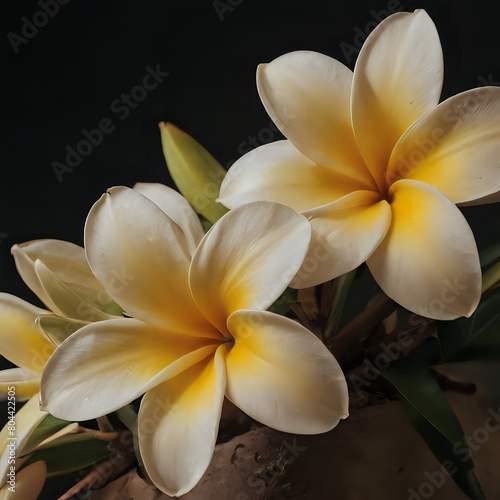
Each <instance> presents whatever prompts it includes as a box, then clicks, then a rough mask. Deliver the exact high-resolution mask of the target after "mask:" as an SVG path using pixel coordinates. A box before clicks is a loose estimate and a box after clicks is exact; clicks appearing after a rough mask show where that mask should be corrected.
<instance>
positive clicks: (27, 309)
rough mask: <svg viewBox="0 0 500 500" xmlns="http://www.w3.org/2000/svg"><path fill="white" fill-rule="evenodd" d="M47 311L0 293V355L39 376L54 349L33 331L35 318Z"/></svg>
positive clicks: (35, 329)
mask: <svg viewBox="0 0 500 500" xmlns="http://www.w3.org/2000/svg"><path fill="white" fill-rule="evenodd" d="M46 313H48V311H45V310H44V309H40V308H39V307H35V306H32V305H31V304H29V303H28V302H25V301H24V300H22V299H19V298H18V297H15V296H14V295H9V294H8V293H0V341H1V342H0V354H1V355H2V356H4V357H6V358H7V359H8V360H9V361H11V362H12V363H14V364H15V365H17V366H20V367H21V368H25V369H26V370H29V371H32V372H35V373H41V372H42V370H43V367H44V366H45V363H46V362H47V359H49V357H50V355H51V354H52V353H53V352H54V347H53V346H52V345H51V344H50V342H49V341H48V340H47V339H45V338H44V336H43V335H42V334H41V333H40V332H39V331H38V330H37V328H36V326H35V320H36V318H37V316H39V315H41V314H46Z"/></svg>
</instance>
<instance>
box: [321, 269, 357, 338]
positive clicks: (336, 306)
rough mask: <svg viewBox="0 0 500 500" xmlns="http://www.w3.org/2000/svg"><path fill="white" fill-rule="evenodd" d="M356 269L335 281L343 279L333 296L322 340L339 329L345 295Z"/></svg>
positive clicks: (331, 335)
mask: <svg viewBox="0 0 500 500" xmlns="http://www.w3.org/2000/svg"><path fill="white" fill-rule="evenodd" d="M357 271H358V268H356V269H353V270H352V271H350V272H348V273H347V274H346V275H345V276H343V277H341V278H337V279H343V283H342V285H341V287H340V291H339V292H338V293H336V294H335V298H334V300H333V304H332V308H331V311H330V315H329V317H328V320H327V323H326V328H325V333H324V338H325V340H328V339H329V338H331V337H333V335H335V334H336V333H337V331H338V329H339V325H340V320H341V318H342V313H343V312H344V305H345V301H346V299H347V294H348V293H349V290H350V288H351V285H352V282H353V281H354V277H355V276H356V272H357Z"/></svg>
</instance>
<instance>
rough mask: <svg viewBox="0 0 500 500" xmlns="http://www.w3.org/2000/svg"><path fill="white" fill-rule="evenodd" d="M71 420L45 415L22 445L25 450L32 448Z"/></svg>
mask: <svg viewBox="0 0 500 500" xmlns="http://www.w3.org/2000/svg"><path fill="white" fill-rule="evenodd" d="M70 423H71V422H67V421H66V420H60V419H58V418H56V417H53V416H52V415H47V416H46V417H45V418H44V419H43V420H42V421H41V422H40V425H39V426H38V427H37V428H36V429H35V430H34V431H33V433H32V434H31V436H30V438H29V440H28V442H27V443H26V446H24V449H25V450H32V449H33V448H35V447H36V446H38V445H39V444H40V443H41V442H42V441H45V440H46V439H47V438H49V437H50V436H52V435H53V434H55V433H56V432H59V431H60V430H61V429H64V427H66V426H67V425H69V424H70Z"/></svg>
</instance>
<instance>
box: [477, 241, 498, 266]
mask: <svg viewBox="0 0 500 500" xmlns="http://www.w3.org/2000/svg"><path fill="white" fill-rule="evenodd" d="M479 260H480V261H481V267H482V268H483V269H487V268H488V267H490V266H492V265H493V264H495V263H496V262H498V261H499V260H500V243H498V244H496V245H492V246H491V247H488V248H486V249H485V250H483V251H482V252H481V253H480V254H479Z"/></svg>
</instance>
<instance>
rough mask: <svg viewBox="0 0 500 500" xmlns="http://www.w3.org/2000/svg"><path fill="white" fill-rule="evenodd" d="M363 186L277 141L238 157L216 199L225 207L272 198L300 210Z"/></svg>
mask: <svg viewBox="0 0 500 500" xmlns="http://www.w3.org/2000/svg"><path fill="white" fill-rule="evenodd" d="M366 188H367V187H366V185H365V184H363V183H362V182H359V181H357V180H355V179H352V178H350V177H346V176H344V175H341V174H339V173H337V172H335V171H333V170H332V169H330V168H327V167H322V166H321V165H318V164H316V163H314V162H313V161H311V160H309V159H308V158H306V157H305V156H304V155H303V154H302V153H300V152H299V151H298V150H297V149H296V148H295V147H294V146H293V144H292V143H291V142H290V141H278V142H272V143H270V144H265V145H264V146H260V147H258V148H257V149H254V150H253V151H250V152H249V153H247V154H246V155H244V156H243V157H241V158H240V159H239V160H237V161H236V162H235V163H234V164H233V165H232V166H231V168H230V169H229V171H228V173H227V175H226V177H225V178H224V180H223V181H222V185H221V189H220V197H219V198H218V201H219V202H220V203H222V204H224V205H225V206H226V207H228V208H236V207H239V206H241V205H244V204H245V203H250V202H252V201H274V202H276V203H282V204H283V205H287V206H289V207H292V208H293V209H294V210H296V211H297V212H302V211H303V210H309V209H311V208H315V207H319V206H321V205H326V204H328V203H331V202H332V201H335V200H337V199H339V198H341V197H342V196H345V195H346V194H348V193H351V192H352V191H357V190H359V189H366Z"/></svg>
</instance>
